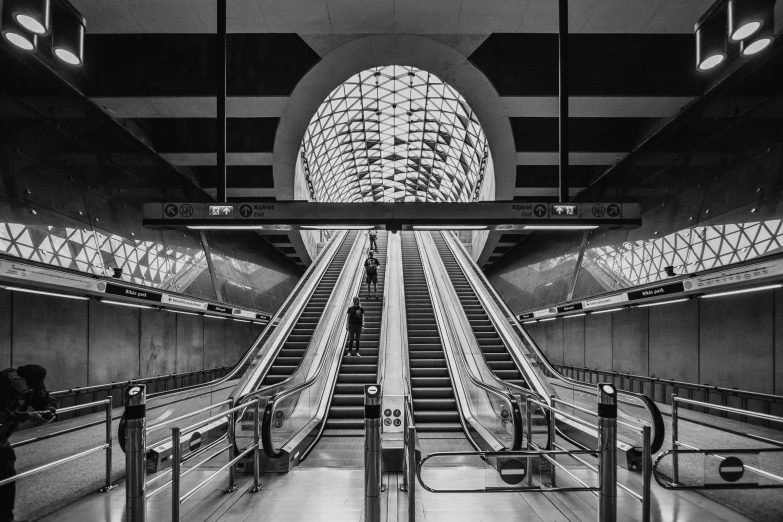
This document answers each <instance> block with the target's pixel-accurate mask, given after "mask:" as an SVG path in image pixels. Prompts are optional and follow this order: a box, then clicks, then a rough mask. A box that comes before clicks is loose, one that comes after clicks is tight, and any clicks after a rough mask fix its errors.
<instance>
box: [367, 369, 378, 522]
mask: <svg viewBox="0 0 783 522" xmlns="http://www.w3.org/2000/svg"><path fill="white" fill-rule="evenodd" d="M380 520H381V387H380V386H379V385H377V384H370V385H367V386H365V387H364V522H380Z"/></svg>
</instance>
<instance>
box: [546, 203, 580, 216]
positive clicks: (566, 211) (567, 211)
mask: <svg viewBox="0 0 783 522" xmlns="http://www.w3.org/2000/svg"><path fill="white" fill-rule="evenodd" d="M549 215H550V217H553V218H576V217H579V205H569V204H564V203H552V205H551V207H550V211H549Z"/></svg>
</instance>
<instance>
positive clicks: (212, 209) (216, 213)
mask: <svg viewBox="0 0 783 522" xmlns="http://www.w3.org/2000/svg"><path fill="white" fill-rule="evenodd" d="M207 216H208V217H211V218H214V217H234V205H209V206H208V208H207Z"/></svg>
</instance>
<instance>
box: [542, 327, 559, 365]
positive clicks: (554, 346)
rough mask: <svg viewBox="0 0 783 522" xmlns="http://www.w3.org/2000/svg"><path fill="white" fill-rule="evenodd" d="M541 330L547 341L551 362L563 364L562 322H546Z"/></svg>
mask: <svg viewBox="0 0 783 522" xmlns="http://www.w3.org/2000/svg"><path fill="white" fill-rule="evenodd" d="M543 329H544V332H545V335H546V337H547V339H549V344H548V349H549V353H550V354H551V355H550V358H551V360H552V362H555V364H563V322H562V321H547V322H546V323H544V327H543Z"/></svg>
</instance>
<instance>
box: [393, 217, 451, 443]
mask: <svg viewBox="0 0 783 522" xmlns="http://www.w3.org/2000/svg"><path fill="white" fill-rule="evenodd" d="M401 234H402V263H403V280H404V288H405V310H406V320H407V323H408V356H409V358H410V381H411V393H412V397H413V400H412V402H413V415H414V420H415V422H416V429H417V430H418V431H419V432H421V433H427V432H462V431H463V429H462V424H461V422H460V413H459V410H458V409H457V401H456V398H455V397H454V389H453V388H452V384H451V378H450V376H449V370H448V367H447V364H446V357H445V354H444V352H443V345H442V344H441V339H440V334H439V333H438V325H437V323H436V321H435V313H434V310H433V306H432V301H431V300H430V295H429V290H428V289H427V282H426V280H425V276H424V269H423V267H422V263H421V257H420V256H419V247H418V246H417V244H416V238H415V237H414V233H413V232H401Z"/></svg>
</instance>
